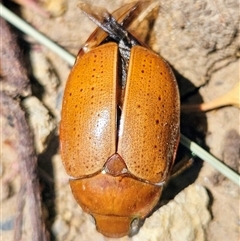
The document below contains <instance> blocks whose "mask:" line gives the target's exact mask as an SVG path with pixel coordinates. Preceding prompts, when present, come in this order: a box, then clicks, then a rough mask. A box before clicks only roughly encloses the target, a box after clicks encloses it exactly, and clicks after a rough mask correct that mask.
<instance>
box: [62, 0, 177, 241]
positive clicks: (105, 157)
mask: <svg viewBox="0 0 240 241" xmlns="http://www.w3.org/2000/svg"><path fill="white" fill-rule="evenodd" d="M150 3H151V2H149V1H147V2H135V3H131V4H127V5H125V6H123V7H121V8H119V9H118V10H116V11H115V12H114V13H113V14H112V15H111V14H109V13H108V12H107V11H106V10H105V9H103V8H92V7H91V6H89V5H86V4H80V8H81V9H82V10H83V11H84V12H85V13H86V14H87V15H88V16H89V18H90V19H92V20H93V21H94V22H95V23H96V24H97V25H98V26H99V28H97V29H96V30H95V31H94V32H93V34H92V35H91V36H90V38H89V39H88V41H87V42H86V44H85V46H84V47H83V48H82V49H81V50H80V52H79V54H78V57H77V59H76V63H75V65H74V67H73V69H72V71H71V73H70V75H69V78H68V81H67V85H66V89H65V94H64V99H63V107H62V121H61V126H60V141H61V154H62V159H63V164H64V167H65V169H66V171H67V173H68V175H69V176H71V178H70V185H71V189H72V192H73V195H74V197H75V198H76V200H77V202H78V203H79V204H80V206H81V207H82V208H83V210H85V211H86V212H87V213H89V214H91V215H92V216H93V217H94V219H95V222H96V227H97V230H98V231H99V232H101V233H102V234H104V235H105V236H109V237H121V236H124V235H127V234H129V232H130V231H131V228H134V226H135V225H136V223H137V222H136V220H139V219H144V218H145V217H146V216H147V215H148V214H149V213H150V212H151V211H152V209H153V208H154V206H155V205H156V203H157V202H158V200H159V198H160V196H161V192H162V187H163V184H164V183H165V182H166V180H167V179H168V177H169V175H170V171H171V168H172V166H173V163H174V158H175V153H176V149H177V146H178V142H179V109H180V107H179V105H180V104H179V92H178V87H177V83H176V80H175V77H174V75H173V73H172V70H171V69H170V67H169V65H168V64H167V63H166V61H165V60H164V59H162V58H161V57H159V56H158V55H157V54H155V53H154V52H152V51H151V50H150V49H148V48H147V47H146V46H145V45H144V44H143V43H141V42H140V41H138V40H137V39H136V38H135V37H134V36H133V35H132V34H131V33H129V32H128V28H129V26H130V25H131V23H132V22H133V21H134V20H135V18H136V17H137V15H138V14H139V13H140V12H141V11H143V10H144V8H145V7H146V6H148V5H149V4H150Z"/></svg>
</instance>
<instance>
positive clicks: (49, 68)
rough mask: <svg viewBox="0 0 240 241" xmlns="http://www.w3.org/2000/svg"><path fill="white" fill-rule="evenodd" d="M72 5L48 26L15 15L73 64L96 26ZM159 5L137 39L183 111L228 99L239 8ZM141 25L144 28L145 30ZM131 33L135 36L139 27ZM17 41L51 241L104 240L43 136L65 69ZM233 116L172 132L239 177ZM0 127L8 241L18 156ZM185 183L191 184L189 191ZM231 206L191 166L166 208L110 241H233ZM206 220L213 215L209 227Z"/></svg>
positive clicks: (233, 191) (51, 138) (26, 13)
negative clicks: (169, 73)
mask: <svg viewBox="0 0 240 241" xmlns="http://www.w3.org/2000/svg"><path fill="white" fill-rule="evenodd" d="M87 2H90V3H93V4H97V5H99V6H106V7H107V9H108V10H109V12H112V11H113V10H114V9H116V8H118V7H119V6H121V5H123V4H124V3H128V2H130V1H128V0H119V1H108V0H99V1H98V2H96V1H93V0H92V1H90V0H89V1H87ZM61 3H62V1H61ZM77 4H78V1H74V0H71V1H67V9H66V11H65V13H64V14H63V15H60V16H59V17H57V18H49V19H48V18H46V17H42V16H40V15H38V14H36V13H34V12H33V11H32V10H29V9H26V8H22V9H21V14H22V17H23V18H24V19H25V20H26V21H27V22H29V23H30V24H31V25H32V26H34V27H35V28H36V29H38V30H39V31H41V32H42V33H44V34H46V36H48V37H49V38H50V39H52V40H54V41H55V42H57V43H58V44H59V45H61V46H63V47H64V48H66V49H67V50H68V51H70V52H71V53H72V54H74V55H76V54H77V53H78V50H79V48H80V47H81V46H82V45H83V44H84V42H85V41H86V39H87V38H88V37H89V35H90V34H91V32H92V31H93V30H94V29H95V27H96V26H95V25H94V24H93V23H92V22H91V21H90V20H89V19H88V18H87V17H86V16H85V15H84V14H83V13H82V12H81V11H80V10H79V9H78V8H77V7H76V6H77ZM159 4H160V11H159V13H158V14H157V15H156V20H155V21H154V23H153V29H150V30H149V31H146V34H145V35H144V34H143V35H144V37H143V38H144V39H146V41H147V43H148V44H149V46H150V47H151V48H152V49H153V50H154V51H156V52H157V53H160V54H161V55H162V56H163V57H164V58H166V60H167V61H169V62H170V64H171V65H172V66H173V67H174V69H175V71H176V73H177V78H178V81H179V87H180V92H181V96H182V102H183V103H186V104H188V103H189V104H192V103H201V102H203V101H210V100H212V99H214V98H215V97H218V96H220V95H221V94H223V93H225V92H226V91H228V90H229V89H230V88H231V87H232V86H233V85H234V84H236V83H237V81H239V60H238V59H237V58H238V57H239V52H238V51H239V42H238V41H239V2H238V1H236V0H204V1H199V0H194V1H191V2H190V1H184V0H180V1H176V0H169V1H159ZM64 8H65V7H64ZM149 26H152V25H151V24H150V25H147V24H146V25H145V27H149ZM137 30H138V31H140V32H141V31H144V29H141V28H140V27H139V28H138V29H137ZM24 39H25V40H26V41H27V43H29V49H30V58H29V61H30V65H31V69H32V73H31V75H32V77H34V78H32V82H31V88H32V90H33V97H31V98H32V100H34V101H31V102H29V105H28V108H29V110H30V111H28V112H27V113H28V115H29V116H30V118H29V120H30V123H31V122H32V128H33V130H34V134H35V141H36V143H35V148H36V149H37V150H38V152H39V153H40V155H39V164H40V166H41V169H40V173H41V181H42V188H43V201H44V205H45V209H46V211H45V215H46V222H47V227H48V228H49V231H50V232H51V233H52V237H54V238H55V240H56V241H70V240H71V241H72V240H74V241H78V240H81V241H89V240H98V241H104V240H112V239H107V238H105V237H103V236H102V235H101V234H99V233H98V232H97V231H96V229H95V226H94V224H93V223H92V222H91V221H90V218H89V215H88V214H86V213H84V212H83V211H82V209H81V208H80V207H79V206H78V205H77V203H76V201H75V200H74V198H73V196H72V194H71V190H70V187H69V185H68V177H67V175H66V173H65V171H64V169H63V166H62V163H61V157H60V155H59V150H58V144H59V143H58V139H57V134H58V133H55V135H52V134H53V133H52V130H53V129H54V127H55V125H56V122H58V121H59V119H60V111H61V100H62V95H63V91H64V86H65V83H66V80H67V76H68V74H69V72H70V66H68V64H67V63H66V62H64V61H63V60H62V59H61V58H60V57H58V56H57V55H56V54H55V53H53V52H51V51H49V50H48V49H46V48H45V47H43V46H41V45H39V44H38V43H37V42H36V41H35V40H33V39H32V38H29V37H27V36H24ZM23 51H24V50H23ZM195 87H199V89H196V88H195ZM31 98H30V99H31ZM30 99H29V100H30ZM36 99H37V100H36ZM26 101H27V99H26ZM33 111H34V112H33ZM33 113H35V114H33ZM32 114H33V115H32ZM239 117H240V112H239V109H237V108H235V107H225V108H221V109H218V110H213V111H210V112H208V113H203V114H196V113H193V114H187V115H186V116H185V115H184V114H183V115H182V118H181V122H182V130H181V131H182V133H183V134H185V135H187V136H188V137H190V138H192V139H194V140H195V141H196V142H198V143H199V144H201V145H202V146H203V147H204V148H206V149H208V151H209V152H211V153H212V154H214V155H215V156H216V157H218V158H219V159H221V160H223V161H224V162H225V163H226V164H227V165H230V166H231V167H232V168H233V169H234V170H236V171H240V165H239V160H240V157H239V145H238V144H237V143H239V140H240V130H239ZM1 125H2V126H1V127H4V129H3V132H2V140H1V141H2V143H3V144H2V148H1V150H0V151H1V153H0V155H1V156H0V157H1V161H2V164H1V180H0V181H1V183H3V182H4V185H5V186H3V189H2V190H3V191H4V194H3V195H2V197H1V212H2V213H1V214H2V220H1V225H0V227H1V231H2V238H3V240H12V239H13V222H14V213H15V210H16V208H15V207H16V203H17V197H18V196H17V194H18V191H19V176H18V175H17V174H16V173H17V165H16V163H15V160H16V156H17V155H18V153H16V150H15V149H14V142H15V140H16V135H15V134H14V133H15V132H14V131H15V130H14V127H12V126H11V123H10V120H7V119H4V120H2V119H1ZM39 130H41V131H40V132H39ZM39 133H41V134H43V135H39ZM180 149H181V146H180ZM192 183H195V184H193V185H190V184H192ZM189 185H190V186H189ZM187 186H189V187H188V188H186V187H187ZM203 186H204V187H205V188H206V189H205V188H204V187H203ZM185 188H186V189H185ZM206 190H207V192H208V194H207V193H206ZM178 193H179V194H178ZM177 194H178V195H177ZM239 197H240V193H239V187H237V186H236V185H235V184H234V183H232V182H231V181H229V180H228V179H226V178H224V177H223V176H222V175H221V174H219V173H218V172H217V171H216V170H215V169H214V168H213V167H211V166H210V165H209V164H207V163H204V162H203V163H202V162H201V160H198V159H195V162H194V164H193V167H191V168H190V169H189V170H187V171H185V172H184V173H182V174H181V175H180V176H179V177H176V178H175V179H174V180H173V182H172V184H170V185H169V186H167V187H166V195H163V198H162V201H164V200H165V199H166V200H168V201H169V202H168V204H166V205H163V206H162V207H161V208H160V209H158V210H156V212H154V213H153V214H152V215H151V216H150V217H149V218H147V219H146V221H145V223H144V225H143V226H142V227H141V229H140V231H139V233H138V234H136V235H135V236H134V237H132V238H130V237H124V238H121V239H119V240H120V241H123V240H124V241H130V240H135V241H136V240H151V241H152V240H153V241H154V240H167V241H168V240H169V241H175V240H181V241H182V240H206V241H221V240H231V241H238V240H239V233H240V228H239V220H240V214H239ZM208 199H210V200H209V203H208ZM207 208H208V211H207ZM209 213H211V214H212V216H211V220H209V219H210V216H209ZM25 232H27V230H25ZM163 237H165V238H163ZM52 239H53V238H52Z"/></svg>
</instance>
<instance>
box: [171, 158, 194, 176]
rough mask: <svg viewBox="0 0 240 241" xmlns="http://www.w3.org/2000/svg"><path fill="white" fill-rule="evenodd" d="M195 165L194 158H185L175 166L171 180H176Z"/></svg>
mask: <svg viewBox="0 0 240 241" xmlns="http://www.w3.org/2000/svg"><path fill="white" fill-rule="evenodd" d="M192 164H193V158H192V157H189V156H185V157H184V158H183V159H182V160H180V161H179V162H178V163H177V164H175V165H174V166H173V169H172V171H171V174H170V178H174V177H176V176H177V175H179V174H181V173H182V172H183V171H185V170H186V169H188V168H189V167H190V166H191V165H192Z"/></svg>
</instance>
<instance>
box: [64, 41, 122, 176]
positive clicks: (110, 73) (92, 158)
mask: <svg viewBox="0 0 240 241" xmlns="http://www.w3.org/2000/svg"><path fill="white" fill-rule="evenodd" d="M117 54H118V48H117V44H115V43H108V44H105V45H101V46H99V47H97V48H95V49H94V50H92V51H90V52H88V53H86V54H84V55H83V56H82V57H80V58H78V59H77V62H76V63H75V65H74V67H73V69H72V71H71V74H70V76H69V78H68V81H67V84H66V89H65V94H64V99H63V108H62V121H61V125H60V139H61V152H62V159H63V163H64V166H65V168H66V171H67V173H68V174H69V175H70V176H72V177H75V178H77V177H81V176H84V175H89V174H92V173H94V172H97V171H99V170H101V168H102V167H103V165H104V163H105V162H106V160H107V158H108V157H110V156H111V155H112V154H113V153H115V150H116V81H117V76H116V73H117V66H118V61H117Z"/></svg>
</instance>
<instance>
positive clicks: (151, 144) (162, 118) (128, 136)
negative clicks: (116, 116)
mask: <svg viewBox="0 0 240 241" xmlns="http://www.w3.org/2000/svg"><path fill="white" fill-rule="evenodd" d="M119 135H120V136H119V143H118V153H119V154H120V155H121V156H122V158H123V159H124V160H125V162H126V164H127V167H128V170H129V171H130V172H131V173H132V174H134V175H135V176H137V177H139V178H142V179H144V180H148V181H151V182H161V181H164V180H163V179H164V178H166V174H168V172H169V168H170V167H171V166H172V162H173V161H174V160H173V159H174V155H175V151H176V143H177V142H178V141H177V139H178V136H179V94H178V88H177V83H176V80H175V78H174V75H173V73H172V71H171V69H170V67H169V66H168V64H167V63H166V62H165V61H164V60H163V59H162V58H161V57H159V56H158V55H156V54H155V53H153V52H152V51H150V50H148V49H146V48H143V47H141V46H135V47H133V48H132V49H131V56H130V64H129V72H128V78H127V86H126V92H125V98H124V102H123V110H122V116H121V121H120V131H119Z"/></svg>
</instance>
